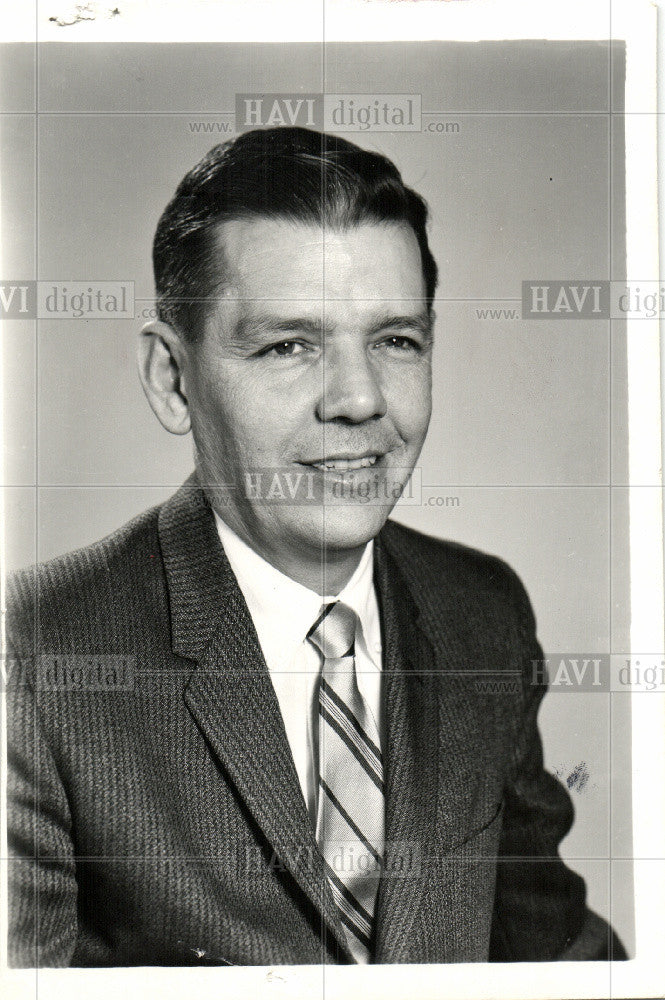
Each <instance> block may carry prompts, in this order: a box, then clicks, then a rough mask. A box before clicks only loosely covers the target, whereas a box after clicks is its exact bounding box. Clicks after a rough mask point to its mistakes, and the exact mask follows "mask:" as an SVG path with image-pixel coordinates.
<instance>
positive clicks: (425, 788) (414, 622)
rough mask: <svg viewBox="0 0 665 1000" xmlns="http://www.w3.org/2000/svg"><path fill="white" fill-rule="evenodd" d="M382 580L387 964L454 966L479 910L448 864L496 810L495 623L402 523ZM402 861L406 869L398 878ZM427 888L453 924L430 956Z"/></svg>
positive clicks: (381, 914) (381, 547)
mask: <svg viewBox="0 0 665 1000" xmlns="http://www.w3.org/2000/svg"><path fill="white" fill-rule="evenodd" d="M376 579H377V584H378V590H379V594H380V603H381V612H382V624H383V634H384V670H385V677H384V696H385V718H386V841H387V844H388V848H389V850H388V851H387V857H386V877H385V878H384V879H383V880H382V884H381V888H380V892H379V899H378V905H377V954H376V961H377V962H405V961H408V962H419V961H420V962H423V961H440V962H445V961H446V960H447V959H446V952H447V950H448V948H447V945H446V942H449V945H450V949H451V951H452V950H455V949H457V948H458V947H459V943H458V942H456V930H455V928H456V927H458V926H464V924H465V921H464V910H465V908H466V907H468V906H469V905H472V902H470V901H469V900H464V899H459V898H458V895H459V894H458V893H456V891H455V885H454V884H453V883H454V879H452V878H451V879H450V880H449V881H447V880H446V878H445V872H446V871H447V870H448V871H452V868H451V867H450V866H446V865H443V866H442V865H440V864H437V863H436V859H437V858H441V857H442V856H443V855H446V854H448V855H452V854H454V852H455V849H456V848H457V847H459V846H460V845H461V844H463V843H464V842H465V840H466V839H468V837H469V835H470V834H471V833H472V832H473V830H474V821H475V822H477V820H478V816H479V815H480V816H484V815H489V814H491V812H492V810H493V808H494V807H495V804H494V803H489V802H488V803H485V802H484V801H483V789H484V784H483V780H482V779H483V778H484V777H485V773H486V771H487V769H488V763H487V746H486V744H487V733H486V732H485V731H484V725H487V721H488V720H487V717H486V713H487V708H486V706H483V705H481V704H480V702H479V695H478V693H477V691H476V688H475V682H476V679H477V671H478V662H479V661H478V659H477V645H478V639H477V636H478V634H480V633H481V632H482V629H483V628H486V624H485V625H483V623H481V622H479V621H478V620H474V614H473V613H472V611H471V609H470V608H469V607H468V596H469V595H466V596H467V607H466V610H465V613H462V611H461V604H460V600H459V594H458V592H457V590H456V585H457V584H456V580H455V578H454V574H453V573H450V574H442V576H441V578H438V579H437V580H436V583H435V586H432V585H431V584H429V585H428V583H427V581H425V580H423V579H422V577H421V575H420V574H419V570H418V566H417V564H416V562H415V560H414V559H413V553H409V551H405V550H404V548H403V547H402V546H400V547H399V548H398V547H397V546H396V545H395V544H394V538H393V532H392V526H391V525H390V523H389V524H388V525H387V526H386V529H384V531H383V532H382V533H381V535H380V536H379V544H378V545H377V565H376ZM411 845H413V853H412V854H411V853H410V846H411ZM400 850H401V851H403V852H404V853H405V857H406V859H407V860H408V859H409V858H411V857H412V858H413V862H414V869H413V876H412V877H411V878H409V877H403V878H402V877H398V876H399V852H400ZM391 856H392V858H393V860H394V864H395V865H396V866H397V868H398V870H397V871H391ZM433 859H434V868H433V869H432V860H433ZM421 862H422V867H421V865H420V863H421ZM453 868H454V866H453ZM403 870H404V871H405V872H408V865H406V864H405V865H404V867H403ZM430 871H434V873H435V875H434V878H432V876H431V875H429V874H428V872H430ZM426 887H427V894H430V893H435V894H436V895H437V897H438V906H437V909H438V910H439V912H445V913H446V914H448V917H449V920H448V923H447V926H446V927H439V928H437V930H436V936H437V939H438V940H437V944H436V945H435V946H433V945H432V942H430V944H429V951H428V945H427V943H426V942H425V941H424V940H421V937H422V936H423V929H422V925H421V929H420V931H419V932H418V934H416V933H412V934H409V930H410V928H411V927H412V925H413V922H414V919H415V917H416V914H417V913H418V909H419V907H420V908H421V909H422V908H423V907H426V906H427V903H428V898H427V895H426V894H425V888H426ZM425 933H426V932H425ZM432 948H433V949H434V950H433V951H432ZM458 960H459V959H458Z"/></svg>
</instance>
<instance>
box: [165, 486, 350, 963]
mask: <svg viewBox="0 0 665 1000" xmlns="http://www.w3.org/2000/svg"><path fill="white" fill-rule="evenodd" d="M159 535H160V543H161V547H162V554H163V558H164V564H165V568H166V576H167V582H168V589H169V603H170V611H171V627H172V648H173V651H174V653H176V654H177V655H180V656H184V657H187V658H189V659H191V660H194V661H196V662H197V664H198V666H197V667H196V668H195V669H194V670H193V672H192V674H191V676H190V678H189V681H188V683H187V686H186V689H185V701H186V703H187V706H188V708H189V711H190V712H191V714H192V716H193V718H194V720H195V721H196V723H197V725H198V726H199V728H200V730H201V732H202V733H203V734H204V735H205V737H206V739H207V740H208V741H209V743H210V745H211V746H212V748H213V750H214V752H215V753H216V754H217V756H218V757H219V759H220V761H221V762H222V764H223V766H224V768H225V769H226V772H227V774H228V775H229V776H230V778H231V781H232V782H233V784H234V786H235V788H236V790H237V793H238V794H239V795H240V796H241V798H242V799H243V801H244V803H245V805H246V806H247V808H248V809H249V810H250V812H251V814H252V816H253V817H254V820H255V821H256V823H257V824H258V826H259V827H260V828H261V830H262V831H263V834H264V835H265V837H266V838H267V839H268V841H269V842H270V844H271V845H272V848H273V850H274V851H275V854H276V856H277V857H278V858H279V859H280V861H281V862H282V864H283V865H284V867H285V868H287V869H288V870H289V871H290V873H291V875H292V876H293V878H294V879H295V880H296V882H297V883H298V885H299V886H300V888H301V889H302V891H303V892H304V893H305V894H306V896H307V897H308V898H309V900H310V902H311V903H312V904H313V905H314V906H315V907H316V908H317V910H318V911H319V913H320V914H321V916H322V918H323V924H322V926H323V927H324V928H326V929H327V932H328V934H329V935H331V936H332V938H333V940H334V942H335V943H336V945H337V948H338V950H341V954H342V956H343V957H346V958H348V959H349V960H350V954H349V952H348V950H347V945H346V939H345V937H344V931H343V928H342V925H341V921H340V919H339V915H338V911H337V907H336V905H335V902H334V899H333V897H332V893H331V890H330V887H329V884H328V880H327V878H326V876H325V871H324V868H323V859H322V857H321V855H320V852H319V851H318V849H317V846H316V841H315V838H314V832H313V830H312V828H311V824H310V822H309V817H308V815H307V810H306V807H305V802H304V799H303V795H302V791H301V788H300V784H299V781H298V776H297V773H296V769H295V765H294V763H293V757H292V754H291V750H290V747H289V744H288V740H287V736H286V731H285V729H284V723H283V720H282V715H281V712H280V709H279V703H278V701H277V697H276V695H275V691H274V688H273V685H272V682H271V680H270V675H269V672H268V668H267V666H266V663H265V660H264V658H263V654H262V652H261V648H260V645H259V641H258V638H257V635H256V631H255V628H254V624H253V622H252V619H251V616H250V614H249V611H248V609H247V605H246V604H245V601H244V598H243V596H242V593H241V591H240V588H239V586H238V584H237V581H236V579H235V576H234V574H233V572H232V570H231V567H230V566H229V563H228V560H227V559H226V556H225V554H224V549H223V547H222V544H221V542H220V540H219V536H218V534H217V530H216V527H215V523H214V516H213V514H212V511H211V509H210V507H209V505H208V503H207V501H206V499H205V496H204V495H203V492H202V490H201V489H200V487H199V485H198V482H197V480H196V478H195V476H192V477H190V479H188V480H187V482H186V483H185V484H184V485H183V486H182V487H181V489H180V490H179V491H178V493H176V494H175V496H173V497H172V498H171V499H170V500H169V501H167V502H166V504H164V506H163V507H162V510H161V511H160V517H159ZM316 960H317V956H313V957H312V961H314V962H315V961H316Z"/></svg>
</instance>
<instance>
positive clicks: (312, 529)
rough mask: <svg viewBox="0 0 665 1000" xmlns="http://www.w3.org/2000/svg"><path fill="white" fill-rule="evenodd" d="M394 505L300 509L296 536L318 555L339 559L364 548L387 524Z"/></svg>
mask: <svg viewBox="0 0 665 1000" xmlns="http://www.w3.org/2000/svg"><path fill="white" fill-rule="evenodd" d="M393 507H394V504H382V505H377V504H372V505H370V504H367V505H366V506H363V505H361V504H358V503H357V502H353V503H351V502H350V503H348V504H341V505H336V506H332V507H329V506H327V505H326V506H321V507H319V506H317V507H309V508H307V507H305V508H300V513H301V515H302V516H301V519H300V524H299V533H300V534H301V535H305V534H306V535H307V538H308V541H309V543H310V545H311V546H314V547H316V548H317V549H319V550H320V551H321V552H328V553H329V554H330V555H332V554H333V553H334V552H339V553H340V555H341V554H343V553H344V552H348V551H350V550H352V549H357V548H359V547H360V546H364V545H366V544H367V543H368V542H369V541H371V540H372V539H373V538H375V537H376V536H377V535H378V533H379V532H380V531H381V528H382V527H383V525H384V524H385V523H386V521H387V519H388V516H389V515H390V512H391V511H392V509H393Z"/></svg>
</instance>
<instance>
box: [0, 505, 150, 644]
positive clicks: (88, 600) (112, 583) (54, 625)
mask: <svg viewBox="0 0 665 1000" xmlns="http://www.w3.org/2000/svg"><path fill="white" fill-rule="evenodd" d="M159 510H160V507H159V506H157V507H153V508H151V509H149V510H146V511H144V512H143V513H141V514H139V515H137V516H136V517H134V518H132V519H131V520H130V521H128V522H127V523H126V524H124V525H123V526H122V527H120V528H118V529H116V530H115V531H113V532H112V533H111V534H110V535H107V536H106V537H105V538H102V539H100V540H99V541H97V542H94V543H93V544H91V545H87V546H85V547H82V548H79V549H76V550H74V551H72V552H68V553H66V554H64V555H62V556H57V557H56V558H54V559H49V560H48V561H46V562H42V563H38V564H35V565H33V566H29V567H27V568H25V569H21V570H18V571H16V572H14V573H12V574H10V575H9V576H8V578H7V635H8V639H9V641H10V642H11V643H12V644H13V645H14V646H15V647H16V648H17V649H18V650H23V651H31V650H32V647H33V646H34V644H35V640H36V637H37V636H39V644H40V647H41V648H43V645H44V642H45V641H47V643H48V640H50V641H51V643H52V644H53V645H54V647H58V646H60V645H61V644H63V643H64V644H65V645H66V644H67V637H68V636H69V637H73V636H76V635H80V634H81V633H82V632H83V631H84V630H85V629H86V627H87V628H88V629H89V628H90V626H91V625H93V624H94V626H95V628H96V630H97V632H98V634H100V635H104V633H105V632H106V629H105V628H104V625H105V623H107V624H110V623H111V622H112V621H113V619H114V616H115V617H116V618H117V613H118V609H119V608H120V607H121V606H122V605H125V606H128V607H129V606H132V607H133V610H134V615H136V609H137V608H141V607H142V606H143V607H145V602H146V600H147V599H149V592H150V591H151V590H154V585H155V583H157V582H158V580H159V579H160V578H161V575H162V570H161V556H160V550H159V544H158V534H157V518H158V514H159ZM116 628H117V622H116ZM105 638H106V640H108V638H109V637H108V634H107V635H106V636H105Z"/></svg>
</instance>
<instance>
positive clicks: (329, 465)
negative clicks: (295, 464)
mask: <svg viewBox="0 0 665 1000" xmlns="http://www.w3.org/2000/svg"><path fill="white" fill-rule="evenodd" d="M381 458H383V455H378V454H370V455H358V456H355V457H353V456H346V455H334V456H327V457H326V458H320V459H317V460H316V461H313V462H303V463H302V464H303V465H309V466H311V467H312V468H313V469H319V471H320V472H353V471H354V470H356V469H369V468H371V467H372V466H373V465H376V463H377V462H378V461H379V459H381Z"/></svg>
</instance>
